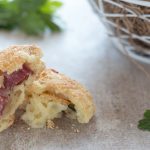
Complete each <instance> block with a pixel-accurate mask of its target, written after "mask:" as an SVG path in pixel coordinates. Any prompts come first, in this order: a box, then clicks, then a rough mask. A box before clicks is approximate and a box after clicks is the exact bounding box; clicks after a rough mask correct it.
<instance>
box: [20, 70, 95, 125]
mask: <svg viewBox="0 0 150 150" xmlns="http://www.w3.org/2000/svg"><path fill="white" fill-rule="evenodd" d="M29 92H30V94H29V97H28V104H27V107H26V112H25V113H24V114H23V116H22V119H23V120H24V121H25V122H26V123H27V124H28V125H29V126H31V127H32V128H42V127H44V126H46V123H47V121H49V120H50V121H52V120H53V119H54V118H57V117H60V116H61V113H62V112H64V113H65V114H66V115H67V116H68V117H71V118H72V119H77V120H78V122H79V123H88V122H89V120H90V119H91V117H92V116H93V114H94V112H95V107H94V104H93V100H92V97H91V95H90V93H89V92H88V91H87V90H86V89H85V88H84V87H83V86H82V85H81V84H79V83H78V82H76V81H74V80H72V79H70V78H68V77H66V76H65V75H63V74H61V73H59V72H57V71H55V70H53V69H45V70H44V71H43V72H42V73H41V74H40V75H39V77H38V79H37V80H36V81H34V82H33V85H32V86H31V88H30V91H29Z"/></svg>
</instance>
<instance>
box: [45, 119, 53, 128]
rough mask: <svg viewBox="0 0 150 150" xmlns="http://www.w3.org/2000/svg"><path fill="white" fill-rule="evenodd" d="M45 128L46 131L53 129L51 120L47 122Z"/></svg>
mask: <svg viewBox="0 0 150 150" xmlns="http://www.w3.org/2000/svg"><path fill="white" fill-rule="evenodd" d="M46 128H48V129H54V128H55V124H54V122H53V121H52V120H47V122H46Z"/></svg>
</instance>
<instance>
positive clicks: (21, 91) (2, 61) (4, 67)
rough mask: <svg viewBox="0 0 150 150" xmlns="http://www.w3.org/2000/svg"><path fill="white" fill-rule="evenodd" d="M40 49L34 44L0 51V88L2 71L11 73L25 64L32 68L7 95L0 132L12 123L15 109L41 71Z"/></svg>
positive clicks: (20, 103) (0, 117) (42, 67)
mask: <svg viewBox="0 0 150 150" xmlns="http://www.w3.org/2000/svg"><path fill="white" fill-rule="evenodd" d="M41 56H42V52H41V50H40V49H39V48H38V47H36V46H34V45H23V46H21V45H18V46H11V47H9V48H7V49H6V50H4V51H3V52H0V88H1V87H3V78H4V77H3V73H4V72H7V74H11V73H13V72H14V71H17V70H18V69H21V68H22V66H23V65H24V64H25V65H27V67H29V69H31V70H32V72H33V73H31V74H30V75H29V76H28V78H27V79H26V80H24V81H23V82H22V83H21V84H19V85H16V86H14V87H13V88H12V89H11V91H10V95H9V102H8V103H7V104H6V106H5V108H4V110H3V113H2V115H0V132H1V131H2V130H4V129H6V128H8V127H9V126H10V125H12V124H13V121H14V118H15V117H14V114H15V112H16V110H17V109H18V108H19V106H20V105H22V104H23V103H24V101H25V97H26V93H27V92H26V91H27V90H28V89H29V88H30V85H31V84H32V82H33V81H34V80H35V79H36V76H37V75H38V74H39V72H41V71H42V70H43V69H44V68H45V65H44V63H43V62H42V61H41V60H40V58H41Z"/></svg>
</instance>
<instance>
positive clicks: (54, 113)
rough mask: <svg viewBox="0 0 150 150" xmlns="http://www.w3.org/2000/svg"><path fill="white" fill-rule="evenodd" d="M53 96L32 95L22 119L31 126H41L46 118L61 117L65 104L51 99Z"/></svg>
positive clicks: (43, 125)
mask: <svg viewBox="0 0 150 150" xmlns="http://www.w3.org/2000/svg"><path fill="white" fill-rule="evenodd" d="M53 98H54V97H53V96H52V97H51V96H48V95H45V94H43V95H32V96H31V97H30V98H29V99H30V100H29V104H28V105H27V107H26V112H25V113H24V115H23V116H22V119H23V120H24V121H25V122H26V123H27V124H28V125H30V126H31V127H32V128H43V127H45V126H46V122H47V121H48V120H53V119H54V118H59V117H61V113H62V111H65V110H66V109H67V105H64V104H62V103H59V102H58V101H54V100H53Z"/></svg>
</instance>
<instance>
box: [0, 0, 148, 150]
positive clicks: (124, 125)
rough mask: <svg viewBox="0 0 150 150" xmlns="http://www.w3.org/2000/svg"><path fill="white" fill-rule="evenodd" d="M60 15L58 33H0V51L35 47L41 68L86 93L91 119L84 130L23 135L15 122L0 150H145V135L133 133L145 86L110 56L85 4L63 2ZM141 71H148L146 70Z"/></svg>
mask: <svg viewBox="0 0 150 150" xmlns="http://www.w3.org/2000/svg"><path fill="white" fill-rule="evenodd" d="M60 12H61V15H62V18H63V20H64V21H65V22H66V31H64V32H63V33H61V34H55V35H49V34H46V35H45V36H44V37H43V38H34V37H27V36H25V35H23V34H20V33H17V32H12V33H6V32H0V49H2V48H6V47H8V46H9V45H12V44H31V43H35V44H37V45H39V46H40V47H41V48H42V49H43V52H44V57H43V60H44V61H45V62H46V64H47V66H49V67H52V68H55V69H58V70H59V71H60V72H63V73H65V74H67V75H69V76H71V77H72V78H73V79H76V80H78V81H80V82H81V83H82V84H84V85H85V86H86V87H87V88H88V89H89V90H90V91H91V93H92V94H93V97H94V101H95V104H96V109H97V111H96V114H95V117H94V118H93V119H92V120H91V121H90V123H89V124H86V125H82V124H78V123H76V122H74V121H70V120H68V119H66V118H63V119H58V120H56V121H55V122H56V124H57V125H58V128H57V129H53V130H52V129H30V130H28V127H27V126H26V125H24V124H23V123H22V122H21V121H19V122H17V124H15V125H13V126H12V127H11V128H9V129H7V130H6V131H4V132H2V133H0V150H76V149H78V150H149V149H150V132H143V131H140V130H138V129H137V122H138V120H139V119H141V118H142V114H143V112H144V110H145V109H146V108H150V81H149V80H148V79H147V78H146V76H145V75H144V74H143V73H142V72H141V71H140V70H139V69H138V68H137V67H135V65H134V64H133V63H131V62H130V61H129V59H128V58H126V57H125V56H123V55H122V54H120V53H119V51H117V50H116V48H115V47H114V46H113V44H112V43H111V40H110V39H109V38H108V37H107V36H106V34H105V29H104V27H103V25H101V23H100V22H99V20H98V18H97V16H96V15H94V13H93V11H92V9H91V8H90V6H89V4H88V3H87V2H86V1H85V0H76V1H75V0H74V1H73V0H72V1H71V0H65V5H64V7H63V8H62V10H61V11H60ZM145 68H147V70H149V71H150V67H149V66H146V65H145ZM76 129H78V130H79V133H76V132H75V131H74V130H76Z"/></svg>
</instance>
